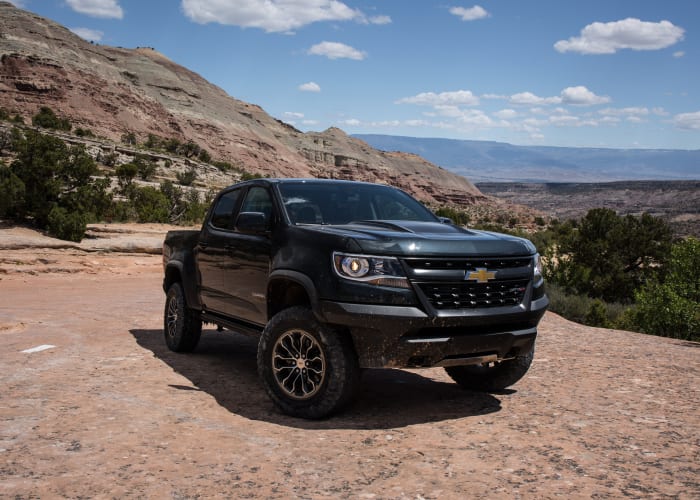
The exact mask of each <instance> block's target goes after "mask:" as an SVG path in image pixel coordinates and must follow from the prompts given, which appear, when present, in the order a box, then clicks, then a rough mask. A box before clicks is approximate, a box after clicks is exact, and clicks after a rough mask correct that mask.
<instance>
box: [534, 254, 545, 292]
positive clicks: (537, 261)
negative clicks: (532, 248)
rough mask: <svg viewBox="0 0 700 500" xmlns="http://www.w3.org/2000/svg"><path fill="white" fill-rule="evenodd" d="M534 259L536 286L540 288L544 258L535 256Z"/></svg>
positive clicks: (538, 255)
mask: <svg viewBox="0 0 700 500" xmlns="http://www.w3.org/2000/svg"><path fill="white" fill-rule="evenodd" d="M533 259H534V262H533V264H534V266H533V267H534V271H535V286H539V285H540V283H541V281H542V279H543V276H542V257H540V254H535V256H534V257H533Z"/></svg>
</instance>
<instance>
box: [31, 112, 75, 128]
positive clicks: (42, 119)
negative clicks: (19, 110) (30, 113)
mask: <svg viewBox="0 0 700 500" xmlns="http://www.w3.org/2000/svg"><path fill="white" fill-rule="evenodd" d="M32 125H34V126H35V127H41V128H48V129H53V130H62V131H66V132H70V130H71V129H72V128H73V126H72V125H71V123H70V120H69V119H68V118H61V117H59V116H57V115H56V113H54V111H53V110H52V109H51V108H49V107H48V106H42V107H41V108H40V109H39V112H38V113H37V114H36V115H34V117H32Z"/></svg>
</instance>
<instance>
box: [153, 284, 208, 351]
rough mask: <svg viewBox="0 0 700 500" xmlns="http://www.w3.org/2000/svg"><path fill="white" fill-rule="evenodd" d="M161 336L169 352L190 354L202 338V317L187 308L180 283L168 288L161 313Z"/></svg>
mask: <svg viewBox="0 0 700 500" xmlns="http://www.w3.org/2000/svg"><path fill="white" fill-rule="evenodd" d="M163 335H164V337H165V343H166V345H167V346H168V348H169V349H170V350H171V351H175V352H192V351H194V349H195V348H196V347H197V344H198V343H199V338H200V337H201V336H202V317H201V314H200V312H199V311H197V310H195V309H190V308H189V307H187V301H186V300H185V293H184V292H183V290H182V285H181V284H180V283H177V282H175V283H173V284H172V285H170V288H168V293H167V295H166V298H165V311H164V313H163Z"/></svg>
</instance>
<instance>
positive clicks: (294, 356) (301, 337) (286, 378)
mask: <svg viewBox="0 0 700 500" xmlns="http://www.w3.org/2000/svg"><path fill="white" fill-rule="evenodd" d="M272 367H273V372H274V377H275V381H276V382H277V384H278V385H279V387H280V389H282V391H284V393H286V394H287V395H288V396H290V397H292V398H294V399H299V400H303V399H309V398H311V397H313V396H314V395H316V393H317V392H318V391H319V389H320V388H321V386H322V385H323V382H324V380H325V377H326V358H325V356H324V354H323V349H322V348H321V346H320V345H319V343H318V342H317V341H316V340H315V339H314V338H313V337H312V336H311V335H309V334H307V333H306V332H305V331H303V330H297V329H295V330H289V331H287V332H285V333H283V334H282V335H281V336H280V337H279V339H277V342H275V345H274V347H273V349H272Z"/></svg>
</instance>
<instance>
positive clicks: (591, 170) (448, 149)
mask: <svg viewBox="0 0 700 500" xmlns="http://www.w3.org/2000/svg"><path fill="white" fill-rule="evenodd" d="M353 137H356V138H358V139H362V140H363V141H365V142H367V143H368V144H369V145H370V146H372V147H374V148H377V149H380V150H383V151H402V152H405V153H414V154H417V155H420V156H422V157H423V158H425V159H426V160H428V161H430V162H432V163H435V164H437V165H439V166H441V167H443V168H445V169H447V170H450V171H452V172H454V173H457V174H459V175H462V176H464V177H466V178H468V179H469V180H471V181H472V182H608V181H622V180H684V179H693V180H697V179H700V149H697V150H674V149H610V148H565V147H548V146H515V145H512V144H507V143H504V142H490V141H463V140H454V139H431V138H418V137H402V136H391V135H373V134H356V135H354V136H353Z"/></svg>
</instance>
